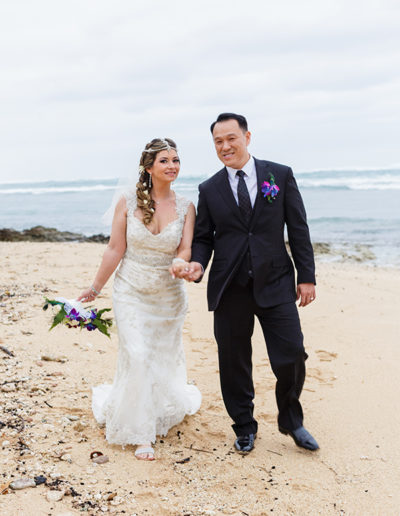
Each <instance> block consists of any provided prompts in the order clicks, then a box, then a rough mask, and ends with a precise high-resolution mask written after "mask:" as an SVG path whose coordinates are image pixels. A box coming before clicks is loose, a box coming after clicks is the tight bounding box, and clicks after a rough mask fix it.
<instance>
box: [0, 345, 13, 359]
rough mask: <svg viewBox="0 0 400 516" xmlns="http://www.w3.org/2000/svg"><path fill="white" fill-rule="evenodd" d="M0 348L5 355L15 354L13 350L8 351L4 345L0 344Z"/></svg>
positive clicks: (11, 355)
mask: <svg viewBox="0 0 400 516" xmlns="http://www.w3.org/2000/svg"><path fill="white" fill-rule="evenodd" d="M0 350H1V351H2V352H3V353H5V354H6V355H8V356H9V357H15V354H14V352H13V351H10V350H9V349H8V348H6V347H5V346H2V345H1V344H0Z"/></svg>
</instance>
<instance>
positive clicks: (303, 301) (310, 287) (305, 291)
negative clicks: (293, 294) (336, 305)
mask: <svg viewBox="0 0 400 516" xmlns="http://www.w3.org/2000/svg"><path fill="white" fill-rule="evenodd" d="M315 298H316V294H315V285H314V283H299V284H298V285H297V298H296V301H298V300H299V299H300V303H299V306H307V305H308V304H310V303H311V302H312V301H314V299H315Z"/></svg>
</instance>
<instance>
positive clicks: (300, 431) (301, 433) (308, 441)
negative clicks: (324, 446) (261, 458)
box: [279, 426, 319, 451]
mask: <svg viewBox="0 0 400 516" xmlns="http://www.w3.org/2000/svg"><path fill="white" fill-rule="evenodd" d="M279 431H280V433H281V434H285V435H290V437H292V438H293V440H294V442H295V443H296V444H297V446H300V447H301V448H305V449H306V450H312V451H314V450H318V448H319V446H318V443H317V441H316V440H315V439H314V437H313V436H312V435H311V434H310V432H308V431H307V430H306V429H305V428H304V426H300V427H299V428H296V430H286V429H285V428H282V427H281V426H280V427H279Z"/></svg>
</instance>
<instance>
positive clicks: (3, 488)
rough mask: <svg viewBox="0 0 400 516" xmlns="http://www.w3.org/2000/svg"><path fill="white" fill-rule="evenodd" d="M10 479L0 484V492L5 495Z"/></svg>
mask: <svg viewBox="0 0 400 516" xmlns="http://www.w3.org/2000/svg"><path fill="white" fill-rule="evenodd" d="M10 484H11V481H10V482H6V483H5V484H0V494H2V495H5V494H8V492H9V491H8V488H9V487H10Z"/></svg>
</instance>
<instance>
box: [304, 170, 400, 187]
mask: <svg viewBox="0 0 400 516" xmlns="http://www.w3.org/2000/svg"><path fill="white" fill-rule="evenodd" d="M399 172H400V171H393V172H390V173H382V172H381V173H380V174H378V173H376V172H375V173H373V172H372V171H368V172H364V173H359V172H351V173H350V172H348V173H344V172H340V173H338V172H336V173H333V172H320V173H315V172H311V173H308V174H304V173H303V174H301V173H300V174H297V175H296V178H297V182H298V184H299V186H300V188H324V189H326V188H328V189H335V190H338V189H339V190H400V173H399Z"/></svg>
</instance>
